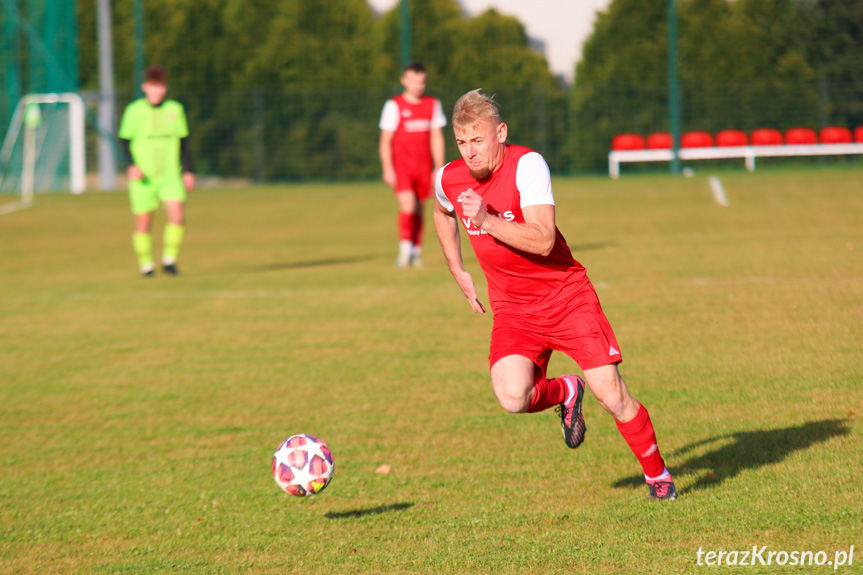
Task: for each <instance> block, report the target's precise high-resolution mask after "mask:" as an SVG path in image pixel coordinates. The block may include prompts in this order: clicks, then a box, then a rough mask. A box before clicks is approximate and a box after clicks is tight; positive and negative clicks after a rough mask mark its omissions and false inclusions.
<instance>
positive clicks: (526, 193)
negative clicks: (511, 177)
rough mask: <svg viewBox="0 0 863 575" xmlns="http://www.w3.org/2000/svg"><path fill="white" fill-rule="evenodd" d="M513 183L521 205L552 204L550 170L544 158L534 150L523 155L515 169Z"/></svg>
mask: <svg viewBox="0 0 863 575" xmlns="http://www.w3.org/2000/svg"><path fill="white" fill-rule="evenodd" d="M515 185H516V187H517V188H518V192H519V194H520V195H521V207H522V208H524V207H527V206H537V205H549V204H550V205H552V206H553V205H554V194H553V193H552V191H551V171H550V170H549V169H548V164H546V163H545V159H544V158H543V157H542V156H540V155H539V154H538V153H536V152H530V153H527V154H525V155H523V156H522V157H521V158H519V160H518V167H517V168H516V169H515Z"/></svg>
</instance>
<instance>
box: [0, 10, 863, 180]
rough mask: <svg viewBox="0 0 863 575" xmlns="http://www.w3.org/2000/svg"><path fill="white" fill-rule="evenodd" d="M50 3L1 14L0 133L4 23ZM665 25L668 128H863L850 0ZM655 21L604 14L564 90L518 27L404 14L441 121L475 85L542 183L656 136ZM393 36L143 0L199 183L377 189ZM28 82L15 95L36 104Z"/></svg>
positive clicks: (314, 17) (118, 53)
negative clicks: (615, 142)
mask: <svg viewBox="0 0 863 575" xmlns="http://www.w3.org/2000/svg"><path fill="white" fill-rule="evenodd" d="M48 1H54V2H57V1H61V0H2V3H0V30H3V31H4V40H3V43H2V46H0V47H2V49H0V64H2V65H3V66H0V70H3V69H6V70H7V72H6V76H7V78H6V79H5V80H3V81H2V84H0V86H2V87H5V88H7V89H6V97H5V98H0V112H2V113H0V131H5V127H6V125H5V123H6V122H7V120H8V117H9V116H10V115H11V106H12V105H14V102H12V101H11V100H12V95H13V92H14V90H11V89H8V86H9V81H8V67H9V66H13V65H21V66H22V67H24V66H23V63H24V62H25V61H26V60H27V58H28V56H29V55H30V53H31V52H33V50H32V48H30V49H29V51H28V43H29V39H28V37H27V36H26V35H25V34H24V33H23V32H21V30H15V29H13V28H10V26H9V21H10V17H11V10H12V9H14V8H15V7H17V8H18V10H19V12H20V14H22V15H23V17H29V18H31V19H32V18H36V17H37V16H38V15H39V8H38V7H39V6H40V2H43V3H44V2H48ZM62 1H65V2H70V1H72V0H62ZM133 2H134V0H114V2H113V12H114V14H113V18H114V57H115V85H116V90H117V95H118V115H119V113H120V111H122V108H123V106H125V104H127V103H128V102H129V101H131V100H132V99H133V98H135V97H137V96H138V91H137V86H138V84H139V83H140V78H135V77H134V76H135V73H134V65H133V61H134V54H135V49H136V47H135V42H134V41H135V34H134V8H133ZM95 4H96V3H95V1H94V0H79V1H78V2H77V5H76V6H77V22H76V23H75V25H76V27H77V34H78V46H77V51H78V64H77V78H75V83H76V85H77V88H78V89H79V90H81V91H82V92H85V93H87V92H96V91H98V90H99V78H98V38H97V32H98V31H97V20H96V9H95ZM42 11H43V12H44V9H43V10H42ZM677 13H678V37H679V56H678V58H679V76H680V93H681V103H682V112H683V116H682V128H683V130H707V131H711V132H716V131H718V130H721V129H729V128H736V129H741V130H745V131H751V130H753V129H755V128H760V127H772V128H777V129H780V130H784V129H787V128H789V127H794V126H806V127H811V128H816V129H817V128H820V127H823V126H826V125H842V126H848V127H851V128H854V127H856V126H858V125H863V2H861V1H860V0H734V1H728V0H678V2H677ZM667 17H668V14H667V2H661V1H654V2H644V1H643V0H613V1H612V2H611V4H610V5H609V7H608V9H607V11H605V12H602V13H600V14H599V15H598V18H597V20H596V25H595V28H594V32H593V34H592V36H591V37H590V38H589V39H588V41H587V42H586V44H585V45H584V49H583V58H582V60H581V61H580V62H579V63H578V64H577V65H576V68H575V75H574V78H575V80H574V83H572V84H570V83H567V82H566V81H564V80H563V79H562V78H560V77H556V76H555V75H554V74H552V73H551V71H550V70H549V68H548V65H547V63H546V60H545V58H544V56H543V54H542V53H541V51H539V50H538V49H537V47H536V43H535V42H534V41H532V40H531V38H529V37H528V35H527V33H526V31H525V27H524V26H523V25H522V24H521V23H520V22H519V21H518V20H517V19H516V18H514V17H511V16H507V15H504V14H501V13H499V12H497V11H495V10H488V11H486V12H484V13H481V14H479V15H476V16H468V15H466V13H465V11H464V10H463V9H462V7H461V5H460V4H459V3H458V2H457V0H412V1H411V3H410V25H411V54H412V58H413V59H414V60H419V61H422V62H424V63H425V64H426V66H427V67H428V69H429V86H428V93H429V94H431V95H434V96H436V97H439V98H440V99H441V100H442V102H443V105H444V109H445V111H447V113H448V112H449V110H451V108H452V105H453V104H454V102H455V100H456V99H457V98H458V97H459V96H460V95H461V94H463V93H464V92H466V91H468V90H471V89H473V88H482V89H483V90H484V91H485V92H487V93H492V94H495V95H496V96H497V100H498V101H499V103H500V105H501V109H502V113H503V116H504V119H505V120H506V121H507V123H508V124H509V125H510V138H511V141H512V142H515V143H520V144H524V145H527V146H531V147H533V148H535V149H537V150H538V151H540V152H542V153H543V154H544V155H545V156H546V158H547V160H548V162H549V165H550V166H551V168H552V170H553V171H554V172H555V173H573V172H600V171H604V170H605V169H606V168H607V154H608V150H609V145H610V141H611V138H612V137H613V136H614V135H615V134H618V133H622V132H636V133H642V134H645V135H646V134H648V133H651V132H657V131H667V130H668V129H669V110H668V23H667ZM401 28H402V19H401V15H400V6H399V5H396V6H395V7H394V8H392V9H391V10H389V11H387V12H386V13H383V14H377V13H376V12H375V11H374V10H373V9H372V8H371V7H370V6H369V5H368V4H367V3H366V2H365V1H364V0H327V2H320V1H319V0H145V1H144V30H145V34H144V38H145V42H144V53H145V54H146V61H147V63H148V64H150V63H158V64H160V65H162V66H164V67H165V68H167V70H168V72H169V81H170V95H171V97H174V98H175V99H177V100H179V101H181V102H182V103H183V104H185V105H186V107H187V111H188V115H189V120H190V127H191V130H192V145H193V150H194V152H195V157H196V164H197V168H198V171H199V172H201V173H205V174H209V175H215V176H224V177H240V178H249V179H253V180H257V181H279V180H309V179H336V180H339V179H342V180H348V179H371V178H375V177H378V176H379V172H380V166H379V162H378V158H377V138H378V128H377V122H378V119H379V115H380V110H381V107H382V105H383V102H384V100H385V99H386V98H388V97H391V96H393V95H395V94H397V93H399V92H400V86H399V82H398V79H399V75H400V70H401V31H402V30H401ZM10 30H11V31H12V32H14V36H10ZM34 53H35V52H34ZM0 73H2V72H0ZM31 76H32V77H31ZM31 76H28V73H27V71H26V70H25V71H24V73H23V75H22V77H23V78H24V80H25V81H24V84H25V85H23V86H21V87H20V88H19V90H20V91H23V92H27V91H31V92H32V91H41V90H40V89H39V86H38V84H37V83H34V80H35V79H36V78H35V75H32V74H31ZM447 133H449V132H447ZM447 140H448V143H447V146H448V148H447V159H454V158H456V157H457V151H456V149H455V146H454V143H453V142H452V138H448V139H447ZM90 157H91V158H94V157H95V154H90ZM91 161H92V160H91Z"/></svg>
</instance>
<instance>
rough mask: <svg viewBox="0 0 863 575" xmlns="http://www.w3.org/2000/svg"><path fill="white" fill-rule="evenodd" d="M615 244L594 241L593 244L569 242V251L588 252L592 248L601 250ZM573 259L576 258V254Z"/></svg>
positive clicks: (576, 252)
mask: <svg viewBox="0 0 863 575" xmlns="http://www.w3.org/2000/svg"><path fill="white" fill-rule="evenodd" d="M616 245H617V243H615V242H605V243H594V244H569V251H571V252H572V253H573V255H576V254H578V252H590V251H594V250H601V249H604V248H613V247H615V246H616ZM575 259H578V257H577V256H576V258H575Z"/></svg>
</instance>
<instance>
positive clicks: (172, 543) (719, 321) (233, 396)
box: [0, 169, 863, 574]
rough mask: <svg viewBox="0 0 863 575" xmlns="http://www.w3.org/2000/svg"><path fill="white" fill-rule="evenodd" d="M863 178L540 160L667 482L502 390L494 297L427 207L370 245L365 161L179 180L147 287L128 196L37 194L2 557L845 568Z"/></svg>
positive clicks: (861, 281) (1, 509)
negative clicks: (553, 176) (187, 196)
mask: <svg viewBox="0 0 863 575" xmlns="http://www.w3.org/2000/svg"><path fill="white" fill-rule="evenodd" d="M861 181H863V172H861V171H860V170H826V169H825V170H819V169H813V170H806V171H790V170H789V171H774V172H770V171H762V172H758V173H755V174H747V173H728V174H724V175H722V182H723V184H724V186H725V190H726V192H727V195H728V199H729V200H730V207H721V206H719V205H717V204H716V203H714V201H713V199H712V197H711V194H710V189H709V187H708V184H707V179H706V178H705V177H694V178H689V179H684V178H676V179H675V178H670V177H667V176H663V175H653V176H630V177H627V176H624V177H623V178H622V179H621V180H619V181H616V182H614V181H610V180H607V179H604V178H574V179H558V180H556V181H555V195H556V198H557V210H558V212H557V213H558V226H559V227H560V229H561V230H562V232H563V233H564V235H565V236H566V238H567V240H568V241H569V243H570V245H571V246H572V249H573V252H574V254H575V256H576V258H577V259H579V260H580V261H581V262H582V263H583V264H584V265H585V266H586V267H587V269H588V273H589V275H590V277H591V279H592V280H593V282H594V283H595V285H596V286H597V291H598V293H599V296H600V298H601V300H602V302H603V305H604V308H605V310H606V313H607V315H608V316H609V319H610V320H611V322H612V325H613V326H614V328H615V331H616V334H617V337H618V340H619V341H620V344H621V346H622V348H623V349H622V350H623V354H624V357H625V361H624V363H623V364H622V366H621V370H622V372H623V375H624V377H625V378H626V379H627V382H628V384H629V386H630V388H631V389H632V391H633V393H634V394H635V396H636V397H637V398H638V399H639V400H641V401H642V402H643V403H644V404H645V405H647V407H648V408H649V409H650V412H651V416H652V419H653V421H654V424H655V426H656V428H657V432H658V435H659V440H660V446H661V448H662V450H663V453H664V455H665V458H666V461H667V463H668V465H669V468H670V469H671V471H672V472H673V474H674V477H675V480H676V482H677V486H678V490H679V492H680V497H679V499H678V500H677V501H676V502H673V503H662V504H657V503H654V502H651V501H649V500H648V499H647V489H646V487H645V486H644V483H643V479H642V478H641V477H640V467H639V466H638V464H637V462H636V461H635V458H634V457H633V456H632V453H631V452H630V451H629V449H628V448H627V446H626V444H625V443H624V442H623V440H622V438H621V437H620V435H619V433H618V432H617V429H616V427H615V425H614V422H613V421H612V420H611V418H610V417H609V416H607V415H606V414H605V413H604V412H603V411H602V410H601V408H600V407H599V406H598V404H597V402H596V401H595V399H593V398H592V397H589V398H588V400H587V402H586V406H585V416H586V418H587V422H588V427H589V431H588V434H587V440H586V442H585V444H584V445H583V446H582V447H581V448H579V449H578V450H577V451H570V450H569V449H567V448H566V447H565V445H564V443H563V439H562V437H561V434H560V428H559V420H558V419H557V417H556V416H555V415H554V413H553V412H551V411H548V412H545V413H542V414H536V415H509V414H506V413H505V412H504V411H503V410H502V409H500V408H499V407H498V406H497V403H496V401H495V399H494V397H493V395H492V393H491V389H490V384H489V378H488V372H487V370H488V366H487V359H486V356H487V352H488V336H489V331H490V327H491V317H490V315H486V316H475V315H473V314H472V313H471V312H470V308H469V307H468V305H467V303H466V302H465V301H464V299H463V297H461V295H460V292H459V291H458V288H457V287H456V285H455V282H454V281H453V280H452V278H451V277H450V276H449V273H448V272H447V270H446V267H445V266H444V263H443V259H442V257H441V256H440V254H439V249H438V248H437V244H436V240H434V236H433V233H432V232H431V230H428V231H427V234H426V238H427V242H428V249H427V250H426V252H427V253H426V255H425V258H424V259H425V263H426V266H425V268H424V269H421V270H404V271H400V270H396V269H395V268H394V266H393V262H394V258H395V244H396V240H395V237H394V234H395V201H394V200H393V199H392V197H391V194H390V193H389V192H388V191H387V190H386V189H385V188H384V187H383V185H382V184H381V185H378V184H356V185H292V186H284V187H255V188H250V189H241V190H200V191H196V192H194V195H193V197H192V199H191V201H190V204H189V209H188V212H189V226H188V234H187V237H186V244H185V246H184V250H183V253H182V255H181V261H180V267H181V270H182V275H181V276H180V277H178V278H169V277H164V276H158V277H156V278H153V279H149V280H145V279H142V278H140V277H139V276H138V274H137V271H136V266H135V262H134V257H133V255H132V253H131V245H130V243H131V242H130V233H131V218H130V216H129V213H128V208H127V200H126V197H125V195H123V194H96V193H93V194H86V195H84V196H81V197H72V196H68V195H52V196H40V197H38V198H37V201H36V203H35V205H34V206H33V207H32V208H29V209H27V210H23V211H19V212H15V213H12V214H8V215H5V216H0V572H2V573H100V574H101V573H184V574H186V573H208V574H209V573H226V574H227V573H230V574H234V573H248V574H259V573H262V574H269V573H321V574H324V573H326V574H351V573H386V574H390V573H436V574H450V573H451V574H462V573H494V574H509V573H512V574H515V573H518V574H547V573H590V574H609V573H618V574H630V573H701V572H718V571H723V572H725V571H734V570H735V569H736V568H734V567H728V566H723V567H721V568H720V567H707V566H698V556H697V552H698V551H699V549H702V550H703V551H704V552H707V551H720V550H724V551H734V550H739V551H743V550H747V549H748V550H751V549H752V547H753V546H758V547H759V548H760V547H762V546H767V551H765V552H764V555H763V558H764V560H765V561H766V560H767V558H768V552H770V551H774V552H779V551H784V552H786V553H791V552H793V551H811V552H813V553H817V552H819V551H823V552H824V555H823V557H822V558H826V559H827V560H830V561H831V562H832V561H833V560H834V557H836V556H837V555H836V552H842V551H845V552H847V551H849V549H850V546H852V545H854V546H855V550H856V554H855V556H854V557H853V563H852V564H851V565H847V564H846V565H842V566H839V567H838V568H837V569H836V570H835V571H834V566H830V565H827V564H825V565H821V566H818V565H814V564H813V565H811V566H806V567H803V568H801V567H799V566H797V567H792V566H789V565H786V566H778V565H777V564H776V561H777V559H780V558H781V557H780V556H777V557H776V558H774V559H773V563H772V564H771V565H769V566H762V565H760V564H759V565H757V566H755V567H748V568H743V567H739V570H740V571H741V572H745V573H833V572H837V573H843V574H846V573H863V529H861V525H863V479H861V478H863V440H862V439H863V438H861V423H860V422H861V415H863V189H861ZM162 222H163V220H162V219H161V218H160V219H159V220H158V222H157V224H158V228H159V230H161V224H162ZM157 240H158V236H157ZM158 243H159V242H158V241H157V244H158ZM465 248H466V249H467V250H469V248H468V247H467V245H466V244H465ZM466 259H467V260H468V266H469V268H470V270H471V271H474V272H476V273H475V274H474V276H475V278H477V280H478V283H479V284H481V285H480V286H479V288H480V290H481V293H483V294H484V290H485V284H484V281H483V280H482V278H481V274H480V273H479V270H478V267H477V265H476V262H475V260H474V259H473V257H472V254H468V257H466ZM482 299H483V301H485V299H486V298H485V297H483V298H482ZM576 370H577V367H576V366H575V365H574V363H572V361H571V360H569V359H568V358H566V357H563V356H560V355H556V356H555V357H554V358H553V359H552V364H551V370H550V372H551V373H553V374H559V373H565V372H572V371H576ZM298 432H304V433H311V434H314V435H317V436H319V437H321V438H323V439H325V440H326V441H327V442H328V443H329V445H330V446H331V448H332V450H333V452H334V454H335V457H336V475H335V478H334V480H333V483H332V484H331V485H330V486H329V487H328V488H327V490H326V491H324V492H323V493H322V494H320V495H318V496H316V497H313V498H309V499H297V498H293V497H291V496H288V495H286V494H285V493H282V492H280V491H279V489H278V487H277V485H276V484H275V482H274V481H273V479H272V477H271V475H270V459H271V457H272V452H273V450H274V449H275V448H276V446H277V445H278V444H279V442H281V441H282V440H283V439H284V438H285V437H287V436H288V435H291V434H293V433H298ZM383 464H387V465H389V466H390V467H391V469H392V471H391V473H389V474H379V473H376V472H375V470H376V469H377V468H378V467H379V466H381V465H383ZM786 559H787V556H786ZM702 560H703V559H702ZM738 560H742V555H741V556H740V557H739V558H738Z"/></svg>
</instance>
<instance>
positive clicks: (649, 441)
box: [616, 405, 665, 477]
mask: <svg viewBox="0 0 863 575" xmlns="http://www.w3.org/2000/svg"><path fill="white" fill-rule="evenodd" d="M616 423H617V429H619V430H620V434H621V435H622V436H623V439H625V440H626V443H628V444H629V448H630V449H632V452H633V453H634V454H635V457H637V458H638V462H639V463H640V464H641V467H642V468H644V474H645V475H647V476H648V477H657V476H658V475H661V474H662V470H663V469H665V462H664V461H663V460H662V456H661V455H659V447H658V446H657V445H656V432H655V431H654V430H653V424H652V423H651V422H650V414H648V413H647V409H645V407H644V406H643V405H641V406H639V408H638V413H637V414H635V417H634V418H633V419H632V421H627V422H626V423H620V422H619V421H618V422H616Z"/></svg>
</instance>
